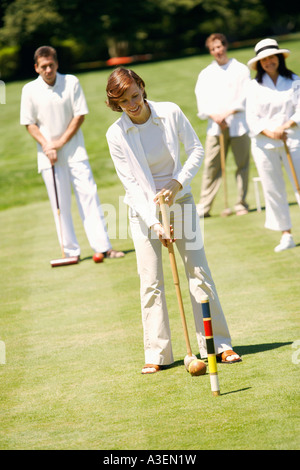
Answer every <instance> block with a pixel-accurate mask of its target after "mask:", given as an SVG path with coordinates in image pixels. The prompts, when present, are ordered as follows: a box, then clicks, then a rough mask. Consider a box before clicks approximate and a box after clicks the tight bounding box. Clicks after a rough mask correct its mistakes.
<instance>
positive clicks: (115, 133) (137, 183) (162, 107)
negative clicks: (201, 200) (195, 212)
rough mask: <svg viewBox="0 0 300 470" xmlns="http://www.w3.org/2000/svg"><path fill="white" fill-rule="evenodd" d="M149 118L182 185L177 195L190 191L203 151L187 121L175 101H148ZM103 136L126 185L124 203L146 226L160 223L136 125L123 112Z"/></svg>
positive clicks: (152, 181)
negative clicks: (183, 156) (183, 154)
mask: <svg viewBox="0 0 300 470" xmlns="http://www.w3.org/2000/svg"><path fill="white" fill-rule="evenodd" d="M148 104H149V106H150V109H151V119H152V120H153V122H154V123H156V124H157V125H158V126H159V127H160V129H161V130H162V131H163V141H164V144H165V145H166V146H167V148H168V151H169V153H170V155H171V157H172V159H173V161H174V170H173V174H172V175H170V179H176V180H177V181H179V182H180V183H181V185H182V187H183V189H182V190H181V191H179V192H178V193H177V198H179V197H182V196H183V195H184V194H186V193H188V192H190V190H191V188H190V182H191V180H192V179H193V177H194V176H195V175H196V173H197V171H198V170H199V168H200V166H201V164H202V162H203V158H204V150H203V147H202V145H201V143H200V141H199V138H198V137H197V134H196V133H195V131H194V129H193V128H192V126H191V124H190V122H189V121H188V119H187V118H186V116H185V115H184V114H183V112H182V111H181V109H180V108H179V107H178V106H177V105H176V104H174V103H167V102H164V103H154V102H152V101H148ZM106 138H107V142H108V146H109V150H110V154H111V157H112V159H113V162H114V165H115V168H116V171H117V174H118V176H119V178H120V180H121V182H122V184H123V186H124V188H125V192H126V194H125V199H124V202H125V203H127V204H128V205H129V206H130V207H131V208H132V209H133V210H134V211H135V212H136V213H137V214H139V215H140V217H141V218H142V219H143V221H144V222H145V224H146V225H147V226H148V227H151V226H152V225H153V224H155V223H159V220H158V219H157V216H156V204H155V203H154V202H153V199H154V197H155V194H156V186H155V182H154V179H153V176H152V173H151V170H150V167H149V164H148V161H147V158H146V156H145V152H144V149H143V147H142V144H141V139H140V135H139V131H138V128H137V126H135V125H134V124H133V122H132V121H131V120H130V118H129V117H128V116H127V114H126V113H123V114H122V116H121V117H120V118H119V119H118V120H117V121H116V122H115V123H114V124H112V126H110V128H109V129H108V131H107V133H106ZM180 142H182V143H183V145H184V148H185V152H186V154H187V157H188V158H187V160H186V161H185V163H184V165H183V166H182V164H181V162H180Z"/></svg>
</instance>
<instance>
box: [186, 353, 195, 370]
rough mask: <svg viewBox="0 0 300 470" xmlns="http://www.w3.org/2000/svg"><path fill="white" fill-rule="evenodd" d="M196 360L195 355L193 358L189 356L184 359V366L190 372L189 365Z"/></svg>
mask: <svg viewBox="0 0 300 470" xmlns="http://www.w3.org/2000/svg"><path fill="white" fill-rule="evenodd" d="M195 359H197V358H196V356H195V354H192V355H191V356H189V355H188V354H187V355H186V356H185V358H184V366H185V368H186V370H187V371H188V372H189V365H190V363H191V362H192V361H194V360H195Z"/></svg>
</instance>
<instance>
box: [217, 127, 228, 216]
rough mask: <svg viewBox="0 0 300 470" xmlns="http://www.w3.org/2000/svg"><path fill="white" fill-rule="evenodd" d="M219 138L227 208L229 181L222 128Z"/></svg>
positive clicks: (226, 206)
mask: <svg viewBox="0 0 300 470" xmlns="http://www.w3.org/2000/svg"><path fill="white" fill-rule="evenodd" d="M219 139H220V160H221V170H222V180H223V189H224V206H225V209H227V208H228V197H227V181H226V156H225V141H224V134H223V131H222V130H221V132H220V136H219Z"/></svg>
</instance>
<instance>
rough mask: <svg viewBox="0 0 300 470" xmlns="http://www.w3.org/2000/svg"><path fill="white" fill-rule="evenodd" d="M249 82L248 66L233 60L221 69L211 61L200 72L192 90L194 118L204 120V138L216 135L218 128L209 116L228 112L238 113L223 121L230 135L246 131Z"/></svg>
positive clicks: (233, 135) (235, 135) (218, 131)
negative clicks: (205, 129) (205, 125)
mask: <svg viewBox="0 0 300 470" xmlns="http://www.w3.org/2000/svg"><path fill="white" fill-rule="evenodd" d="M249 81H250V71H249V69H248V67H247V66H246V65H244V64H242V63H241V62H238V61H237V60H236V59H229V61H228V62H227V64H225V65H224V66H220V65H219V64H218V63H217V61H215V60H214V61H213V62H212V63H211V64H210V65H208V66H207V67H206V68H205V69H203V70H202V71H201V72H200V74H199V76H198V80H197V83H196V87H195V94H196V99H197V107H198V114H197V115H198V117H199V118H200V119H208V123H207V134H208V135H219V134H220V127H219V125H218V124H217V123H216V122H214V121H213V120H212V119H210V118H209V116H210V115H212V114H221V113H223V112H226V111H229V110H238V112H237V113H235V114H231V115H230V116H228V118H226V122H227V124H228V127H229V134H230V136H231V137H237V136H241V135H244V134H245V133H246V132H248V127H247V124H246V118H245V90H246V85H247V83H248V82H249Z"/></svg>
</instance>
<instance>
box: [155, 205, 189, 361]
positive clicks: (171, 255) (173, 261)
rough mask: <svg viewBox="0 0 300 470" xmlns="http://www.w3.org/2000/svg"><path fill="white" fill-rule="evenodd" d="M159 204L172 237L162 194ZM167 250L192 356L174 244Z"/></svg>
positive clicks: (165, 227) (184, 331) (187, 343)
mask: <svg viewBox="0 0 300 470" xmlns="http://www.w3.org/2000/svg"><path fill="white" fill-rule="evenodd" d="M159 204H160V210H161V215H162V225H163V228H164V231H165V233H166V235H167V237H168V238H169V239H171V238H172V237H171V232H170V221H169V217H168V213H167V210H168V209H167V204H166V203H165V198H164V196H160V197H159ZM168 251H169V258H170V264H171V270H172V276H173V281H174V285H175V289H176V296H177V301H178V306H179V311H180V317H181V322H182V327H183V333H184V339H185V344H186V349H187V355H188V356H191V357H192V356H194V355H193V353H192V349H191V343H190V339H189V333H188V328H187V324H186V318H185V312H184V306H183V301H182V295H181V289H180V282H179V276H178V270H177V263H176V258H175V253H174V246H173V244H172V243H169V244H168Z"/></svg>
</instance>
